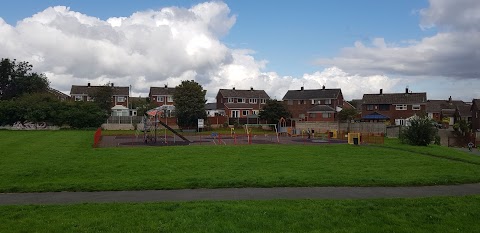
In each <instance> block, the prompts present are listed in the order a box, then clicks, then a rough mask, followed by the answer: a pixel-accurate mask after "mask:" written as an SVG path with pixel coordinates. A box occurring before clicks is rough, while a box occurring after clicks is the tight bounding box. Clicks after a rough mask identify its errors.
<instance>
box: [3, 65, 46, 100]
mask: <svg viewBox="0 0 480 233" xmlns="http://www.w3.org/2000/svg"><path fill="white" fill-rule="evenodd" d="M32 67H33V66H32V65H31V64H29V63H28V62H19V63H17V61H16V60H15V59H14V60H10V59H8V58H2V60H1V61H0V100H9V99H12V98H15V97H20V96H21V95H23V94H26V93H35V92H45V91H47V90H48V88H49V83H48V79H47V77H46V76H45V75H43V74H37V73H34V72H31V71H32Z"/></svg>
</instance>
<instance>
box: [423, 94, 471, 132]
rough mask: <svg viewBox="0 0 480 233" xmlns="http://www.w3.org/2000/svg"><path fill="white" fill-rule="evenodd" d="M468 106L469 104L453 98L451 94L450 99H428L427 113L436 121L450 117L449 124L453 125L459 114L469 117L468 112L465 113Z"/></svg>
mask: <svg viewBox="0 0 480 233" xmlns="http://www.w3.org/2000/svg"><path fill="white" fill-rule="evenodd" d="M466 106H469V105H468V104H466V103H465V102H463V101H461V100H452V97H451V96H450V97H449V98H448V100H428V101H427V110H426V113H427V115H428V117H429V118H431V119H433V120H434V121H436V122H439V123H440V122H442V119H448V120H449V125H453V124H454V123H455V118H456V116H457V115H458V116H460V115H462V117H464V118H467V119H468V114H467V113H465V108H466Z"/></svg>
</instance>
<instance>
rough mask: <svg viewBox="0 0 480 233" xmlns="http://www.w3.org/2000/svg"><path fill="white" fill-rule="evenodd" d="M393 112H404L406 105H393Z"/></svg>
mask: <svg viewBox="0 0 480 233" xmlns="http://www.w3.org/2000/svg"><path fill="white" fill-rule="evenodd" d="M395 110H397V111H405V110H407V105H406V104H397V105H395Z"/></svg>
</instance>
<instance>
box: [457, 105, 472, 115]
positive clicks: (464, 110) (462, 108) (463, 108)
mask: <svg viewBox="0 0 480 233" xmlns="http://www.w3.org/2000/svg"><path fill="white" fill-rule="evenodd" d="M457 108H458V113H459V114H460V116H462V117H471V116H472V112H471V111H470V109H471V108H472V105H470V104H464V105H459V106H458V107H457Z"/></svg>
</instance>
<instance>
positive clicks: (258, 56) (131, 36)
mask: <svg viewBox="0 0 480 233" xmlns="http://www.w3.org/2000/svg"><path fill="white" fill-rule="evenodd" d="M0 57H2V58H12V59H13V58H14V59H17V60H20V61H28V62H30V63H31V64H32V65H33V67H34V71H36V72H40V73H45V74H46V75H47V77H48V78H49V80H50V85H51V87H53V88H56V89H58V90H60V91H62V92H65V93H67V94H68V93H69V91H70V87H71V85H86V84H87V83H88V82H90V83H91V84H92V85H103V84H105V83H107V82H111V83H114V84H115V85H117V86H131V87H132V96H143V97H145V96H147V95H148V91H149V88H150V87H151V86H164V85H168V86H170V87H174V86H176V85H178V84H180V82H181V81H182V80H195V81H197V82H198V83H200V84H201V85H202V86H203V87H204V89H206V90H207V98H208V100H209V101H214V97H215V95H216V94H217V92H218V89H220V88H223V89H229V88H233V87H235V88H237V89H250V88H251V87H253V88H254V89H264V90H265V91H266V92H267V93H268V94H269V95H270V97H272V98H276V99H282V98H283V96H284V95H285V93H286V92H287V90H295V89H300V87H302V86H304V87H305V89H316V88H321V87H322V86H323V85H325V87H326V88H341V89H342V92H343V95H344V97H345V99H347V100H350V99H359V98H362V95H363V94H366V93H378V92H379V90H380V89H383V92H384V93H388V92H403V91H404V90H405V88H407V87H408V88H409V89H410V90H411V91H412V92H427V97H428V98H429V99H448V97H449V96H452V98H453V99H460V100H464V101H471V100H472V99H473V98H480V90H479V88H478V87H479V86H480V66H479V64H480V1H478V0H457V1H451V0H392V1H383V0H364V1H354V0H350V1H347V0H323V1H317V0H301V1H293V0H283V1H274V0H262V1H254V0H241V1H240V0H225V1H198V0H190V1H187V0H177V1H173V0H136V1H116V0H102V1H93V0H82V1H78V0H76V1H75V0H43V1H38V0H17V1H7V2H5V3H2V7H1V8H0Z"/></svg>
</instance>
